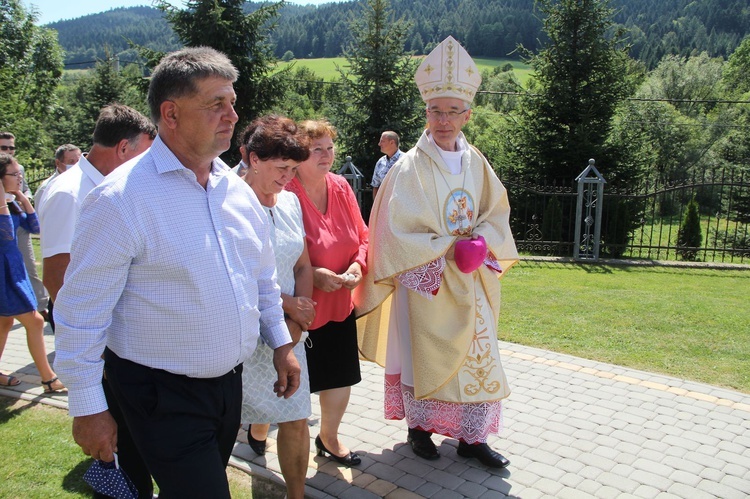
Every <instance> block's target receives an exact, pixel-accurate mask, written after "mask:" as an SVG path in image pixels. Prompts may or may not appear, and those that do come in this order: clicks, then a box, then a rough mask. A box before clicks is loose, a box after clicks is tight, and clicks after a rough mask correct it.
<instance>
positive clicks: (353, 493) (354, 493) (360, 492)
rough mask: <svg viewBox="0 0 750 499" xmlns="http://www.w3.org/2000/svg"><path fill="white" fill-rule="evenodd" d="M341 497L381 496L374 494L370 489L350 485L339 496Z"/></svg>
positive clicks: (341, 498) (342, 498)
mask: <svg viewBox="0 0 750 499" xmlns="http://www.w3.org/2000/svg"><path fill="white" fill-rule="evenodd" d="M337 497H338V498H339V499H379V498H380V496H378V495H377V494H373V493H372V492H370V491H369V490H364V489H360V488H359V487H349V488H348V489H347V490H345V491H344V492H342V493H341V495H339V496H337Z"/></svg>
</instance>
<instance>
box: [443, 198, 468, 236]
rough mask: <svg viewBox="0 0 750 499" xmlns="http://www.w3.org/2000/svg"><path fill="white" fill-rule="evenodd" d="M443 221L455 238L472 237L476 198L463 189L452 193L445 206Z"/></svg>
mask: <svg viewBox="0 0 750 499" xmlns="http://www.w3.org/2000/svg"><path fill="white" fill-rule="evenodd" d="M443 220H445V225H447V226H448V232H449V233H450V234H452V235H454V236H470V235H471V231H472V227H473V225H474V197H473V196H472V195H471V194H469V193H468V192H467V191H466V190H464V189H463V188H460V189H454V190H453V191H451V193H450V195H449V196H448V198H447V199H446V200H445V204H444V206H443Z"/></svg>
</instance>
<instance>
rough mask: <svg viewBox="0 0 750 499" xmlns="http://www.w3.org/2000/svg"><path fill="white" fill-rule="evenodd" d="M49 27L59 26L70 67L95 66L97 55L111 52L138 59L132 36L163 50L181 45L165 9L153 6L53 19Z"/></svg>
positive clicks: (139, 42)
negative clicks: (162, 11) (163, 11)
mask: <svg viewBox="0 0 750 499" xmlns="http://www.w3.org/2000/svg"><path fill="white" fill-rule="evenodd" d="M47 27H48V28H52V29H54V30H57V33H58V41H59V42H60V45H61V46H62V48H63V49H65V66H66V68H67V69H76V68H83V67H93V66H94V64H95V63H96V61H97V59H99V60H103V59H106V58H107V57H108V56H110V55H119V56H120V57H121V58H122V59H123V60H130V61H132V60H135V58H136V55H135V51H133V50H132V49H130V46H129V44H128V40H131V41H132V42H133V43H136V44H138V45H143V46H145V47H148V48H150V49H154V50H160V51H169V50H174V49H176V48H178V47H179V41H178V40H177V37H176V36H174V34H173V33H172V28H171V27H170V26H169V24H167V21H166V20H165V19H164V17H163V16H162V13H161V12H160V11H159V10H157V9H154V8H152V7H130V8H118V9H112V10H109V11H107V12H102V13H101V14H92V15H89V16H83V17H79V18H77V19H72V20H68V21H59V22H55V23H51V24H49V25H47Z"/></svg>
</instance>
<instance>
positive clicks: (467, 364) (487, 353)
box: [463, 299, 501, 396]
mask: <svg viewBox="0 0 750 499" xmlns="http://www.w3.org/2000/svg"><path fill="white" fill-rule="evenodd" d="M475 310H476V317H475V320H476V323H477V324H478V325H484V323H485V319H484V315H483V314H482V303H481V301H480V300H479V299H477V300H476V308H475ZM490 341H492V340H491V339H490V334H489V329H488V328H486V327H485V328H482V329H481V330H479V331H477V332H476V333H474V340H473V341H472V343H471V349H470V353H469V355H467V356H466V360H465V361H464V365H463V371H464V372H465V373H467V374H469V375H470V376H471V377H472V378H473V379H474V381H475V382H474V383H467V384H466V385H465V386H464V393H465V394H466V395H470V396H474V395H476V394H478V393H479V392H481V391H485V392H487V393H491V394H494V393H497V391H498V390H500V388H501V384H500V383H499V382H498V381H491V382H490V383H488V380H490V379H491V375H492V372H493V371H494V370H495V369H496V368H497V366H498V363H497V360H496V359H495V358H494V357H493V356H492V348H491V347H490V343H489V342H490Z"/></svg>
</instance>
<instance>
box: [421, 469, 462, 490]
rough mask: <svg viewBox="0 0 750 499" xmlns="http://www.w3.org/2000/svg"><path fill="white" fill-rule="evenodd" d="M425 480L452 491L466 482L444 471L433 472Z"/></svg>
mask: <svg viewBox="0 0 750 499" xmlns="http://www.w3.org/2000/svg"><path fill="white" fill-rule="evenodd" d="M424 479H425V480H427V481H428V482H432V483H436V484H438V485H440V486H441V487H443V488H446V489H450V490H454V489H455V488H457V487H458V486H459V485H461V484H462V483H464V481H465V480H464V479H463V478H460V477H458V476H456V475H454V474H452V473H448V472H445V471H442V470H432V471H431V472H429V473H427V474H426V475H425V476H424Z"/></svg>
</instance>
